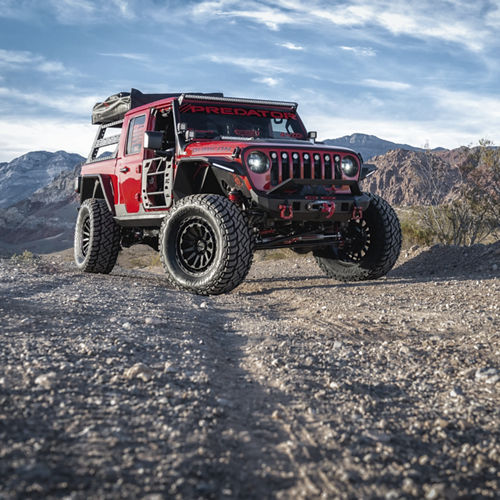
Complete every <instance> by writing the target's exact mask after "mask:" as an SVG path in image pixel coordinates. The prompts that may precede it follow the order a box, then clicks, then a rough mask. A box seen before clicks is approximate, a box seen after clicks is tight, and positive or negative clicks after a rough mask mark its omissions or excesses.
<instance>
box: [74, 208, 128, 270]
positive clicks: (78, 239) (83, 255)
mask: <svg viewBox="0 0 500 500" xmlns="http://www.w3.org/2000/svg"><path fill="white" fill-rule="evenodd" d="M119 251H120V227H119V226H118V224H116V222H115V220H114V219H113V216H112V215H111V213H110V211H109V209H108V206H107V204H106V201H105V200H102V199H97V198H89V199H87V200H85V201H84V202H83V203H82V205H81V207H80V210H79V211H78V217H77V219H76V226H75V244H74V255H75V263H76V266H77V267H78V269H80V270H81V271H84V272H86V273H102V274H108V273H110V272H111V271H112V269H113V267H114V266H115V264H116V259H117V257H118V252H119Z"/></svg>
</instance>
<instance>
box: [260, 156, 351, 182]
mask: <svg viewBox="0 0 500 500" xmlns="http://www.w3.org/2000/svg"><path fill="white" fill-rule="evenodd" d="M269 158H270V160H271V186H278V185H279V184H281V183H282V182H284V181H286V180H288V179H322V180H329V179H342V171H341V168H340V161H341V158H340V155H338V154H332V153H322V152H314V151H311V152H308V151H293V150H288V149H287V150H279V151H278V150H277V151H269Z"/></svg>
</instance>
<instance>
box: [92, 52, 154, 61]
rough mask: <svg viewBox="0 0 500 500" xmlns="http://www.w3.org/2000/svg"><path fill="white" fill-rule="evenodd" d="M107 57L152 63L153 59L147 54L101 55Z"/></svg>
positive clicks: (118, 53) (109, 53)
mask: <svg viewBox="0 0 500 500" xmlns="http://www.w3.org/2000/svg"><path fill="white" fill-rule="evenodd" d="M99 55H100V56H105V57H121V58H123V59H130V60H131V61H141V62H151V58H150V57H149V56H148V55H147V54H136V53H132V52H103V53H100V54H99Z"/></svg>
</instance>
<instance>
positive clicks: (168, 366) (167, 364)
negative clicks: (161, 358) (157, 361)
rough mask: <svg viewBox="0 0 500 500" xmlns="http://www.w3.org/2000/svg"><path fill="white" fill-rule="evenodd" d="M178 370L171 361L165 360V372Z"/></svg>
mask: <svg viewBox="0 0 500 500" xmlns="http://www.w3.org/2000/svg"><path fill="white" fill-rule="evenodd" d="M176 371H177V368H176V367H175V366H174V365H173V364H172V363H170V361H166V362H165V366H164V368H163V372H164V373H175V372H176Z"/></svg>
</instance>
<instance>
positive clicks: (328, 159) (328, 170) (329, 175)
mask: <svg viewBox="0 0 500 500" xmlns="http://www.w3.org/2000/svg"><path fill="white" fill-rule="evenodd" d="M323 160H324V162H325V179H331V178H332V158H331V156H330V155H325V156H324V157H323Z"/></svg>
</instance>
